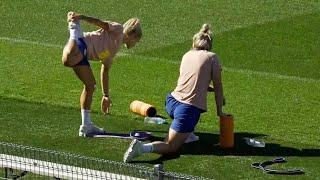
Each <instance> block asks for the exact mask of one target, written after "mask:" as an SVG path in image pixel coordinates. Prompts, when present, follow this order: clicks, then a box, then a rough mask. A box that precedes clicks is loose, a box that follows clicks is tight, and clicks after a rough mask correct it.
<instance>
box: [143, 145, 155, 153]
mask: <svg viewBox="0 0 320 180" xmlns="http://www.w3.org/2000/svg"><path fill="white" fill-rule="evenodd" d="M142 152H143V153H152V152H153V144H152V143H147V144H142Z"/></svg>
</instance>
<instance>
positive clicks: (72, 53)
mask: <svg viewBox="0 0 320 180" xmlns="http://www.w3.org/2000/svg"><path fill="white" fill-rule="evenodd" d="M82 58H83V57H82V54H81V52H80V51H79V50H78V48H77V47H75V46H72V45H66V47H65V48H64V49H63V53H62V58H61V60H62V64H63V65H64V66H66V67H73V66H75V65H76V64H77V63H78V62H79V61H81V59H82Z"/></svg>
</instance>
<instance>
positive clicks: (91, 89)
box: [84, 83, 96, 94]
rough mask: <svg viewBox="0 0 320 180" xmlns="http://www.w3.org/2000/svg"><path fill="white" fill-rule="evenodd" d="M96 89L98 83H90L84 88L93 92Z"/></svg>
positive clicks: (88, 91)
mask: <svg viewBox="0 0 320 180" xmlns="http://www.w3.org/2000/svg"><path fill="white" fill-rule="evenodd" d="M95 89H96V84H95V83H94V84H88V85H84V90H85V91H86V92H87V93H90V94H93V92H94V90H95Z"/></svg>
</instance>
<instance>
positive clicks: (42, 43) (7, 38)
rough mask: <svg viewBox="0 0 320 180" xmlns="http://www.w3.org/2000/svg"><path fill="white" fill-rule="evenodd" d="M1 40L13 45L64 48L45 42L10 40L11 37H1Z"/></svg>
mask: <svg viewBox="0 0 320 180" xmlns="http://www.w3.org/2000/svg"><path fill="white" fill-rule="evenodd" d="M0 40H3V41H9V42H11V43H19V44H31V45H37V46H44V47H54V48H63V46H61V45H57V44H51V43H45V42H37V41H30V40H26V39H19V38H9V37H0Z"/></svg>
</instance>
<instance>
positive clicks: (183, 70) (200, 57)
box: [123, 24, 224, 162]
mask: <svg viewBox="0 0 320 180" xmlns="http://www.w3.org/2000/svg"><path fill="white" fill-rule="evenodd" d="M212 43H213V42H212V37H211V32H210V29H209V26H208V25H207V24H204V25H203V26H202V28H201V30H200V31H199V32H198V33H197V34H195V35H194V36H193V45H192V49H191V50H190V51H188V52H187V53H186V54H184V56H183V58H182V61H181V65H180V75H179V79H178V84H177V86H176V88H175V89H174V91H173V92H171V93H170V94H169V95H168V96H167V98H166V111H167V113H168V114H169V115H170V117H171V118H173V122H172V124H171V126H170V129H169V133H168V137H167V138H166V140H165V141H164V142H161V141H156V142H152V143H147V144H142V143H141V142H140V141H138V140H133V141H132V142H131V144H130V146H129V148H128V149H127V151H126V153H125V154H124V157H123V161H124V162H131V161H132V160H133V159H134V158H135V157H137V156H140V155H141V154H142V153H152V152H153V153H158V154H169V153H174V152H177V151H178V150H179V148H180V147H181V146H182V145H183V144H184V143H185V141H186V140H187V138H188V137H189V136H190V135H192V134H193V133H192V132H193V131H194V129H195V126H196V125H197V123H198V121H199V118H200V114H201V113H203V112H205V111H206V110H207V92H208V91H213V90H214V91H215V102H216V114H217V116H224V113H223V112H222V106H223V90H222V82H221V66H220V63H219V60H218V57H217V55H216V54H215V53H212V52H210V50H211V48H212ZM211 82H212V83H213V86H214V89H213V88H210V87H209V86H210V83H211Z"/></svg>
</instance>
